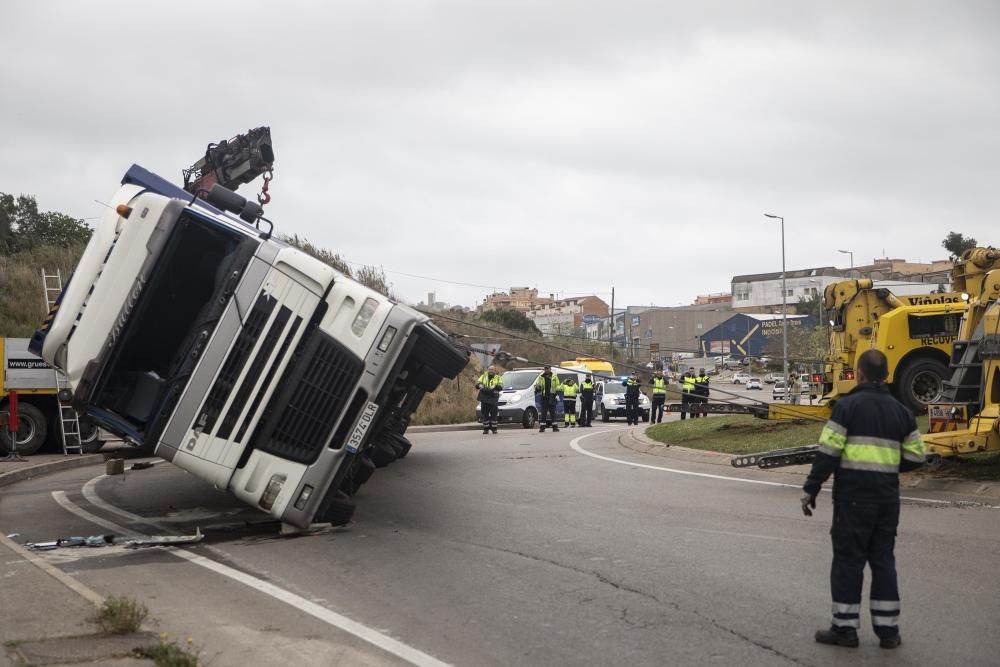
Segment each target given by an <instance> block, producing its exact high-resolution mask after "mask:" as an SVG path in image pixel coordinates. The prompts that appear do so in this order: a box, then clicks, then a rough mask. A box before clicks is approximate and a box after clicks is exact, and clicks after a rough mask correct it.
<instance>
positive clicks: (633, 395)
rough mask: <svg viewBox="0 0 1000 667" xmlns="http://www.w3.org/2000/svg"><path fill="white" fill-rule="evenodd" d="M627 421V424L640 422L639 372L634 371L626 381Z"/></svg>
mask: <svg viewBox="0 0 1000 667" xmlns="http://www.w3.org/2000/svg"><path fill="white" fill-rule="evenodd" d="M622 384H623V385H625V422H626V423H627V424H635V425H638V424H639V387H640V386H642V385H640V384H639V374H638V373H636V372H635V371H632V375H630V376H629V377H628V379H627V380H625V382H623V383H622Z"/></svg>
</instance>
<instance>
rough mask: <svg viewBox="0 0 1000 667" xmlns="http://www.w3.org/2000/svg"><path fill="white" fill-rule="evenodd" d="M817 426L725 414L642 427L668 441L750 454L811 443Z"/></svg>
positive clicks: (648, 433) (813, 442) (681, 444)
mask: <svg viewBox="0 0 1000 667" xmlns="http://www.w3.org/2000/svg"><path fill="white" fill-rule="evenodd" d="M821 430H823V424H822V423H821V422H814V421H799V420H795V421H785V420H782V421H767V420H766V419H758V418H756V417H751V416H750V415H725V416H722V417H708V418H706V419H686V420H684V421H675V422H670V423H668V424H657V425H656V426H651V427H649V428H648V429H646V435H647V436H649V437H650V438H652V439H653V440H656V441H657V442H663V443H666V444H669V445H680V446H681V447H691V448H692V449H706V450H709V451H713V452H722V453H724V454H753V453H756V452H766V451H768V450H771V449H782V448H784V447H799V446H801V445H812V444H815V443H816V441H817V439H818V438H819V432H820V431H821Z"/></svg>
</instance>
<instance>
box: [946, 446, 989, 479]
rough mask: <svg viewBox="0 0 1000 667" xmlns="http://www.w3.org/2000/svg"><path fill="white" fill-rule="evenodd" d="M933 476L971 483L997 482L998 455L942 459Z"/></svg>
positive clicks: (984, 454) (987, 454) (982, 454)
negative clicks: (955, 478)
mask: <svg viewBox="0 0 1000 667" xmlns="http://www.w3.org/2000/svg"><path fill="white" fill-rule="evenodd" d="M934 475H935V476H937V477H959V478H961V479H968V480H973V481H997V480H1000V453H997V452H986V453H980V454H966V455H964V456H960V457H959V456H956V457H952V458H948V459H943V460H942V461H941V465H940V467H938V469H937V470H936V471H934Z"/></svg>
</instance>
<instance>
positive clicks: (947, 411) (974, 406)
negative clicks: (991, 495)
mask: <svg viewBox="0 0 1000 667" xmlns="http://www.w3.org/2000/svg"><path fill="white" fill-rule="evenodd" d="M952 281H953V283H954V286H955V288H956V289H959V290H961V291H962V296H963V298H964V299H966V300H967V302H968V309H967V311H966V315H965V317H964V318H963V319H962V326H961V330H960V332H959V337H958V340H957V341H955V345H954V348H953V351H952V356H951V368H952V376H951V380H950V381H948V382H946V383H945V390H944V395H943V396H942V398H941V400H940V401H939V402H935V403H934V404H932V405H931V406H930V408H929V415H930V431H931V432H930V433H928V434H927V436H926V437H925V443H926V445H927V451H928V453H929V454H930V455H932V456H935V457H937V456H941V457H949V456H956V455H958V454H969V453H973V452H985V451H1000V431H998V429H1000V250H997V249H995V248H973V249H971V250H967V251H965V252H964V253H962V255H961V257H960V258H959V260H958V261H957V262H956V263H955V268H954V269H953V270H952Z"/></svg>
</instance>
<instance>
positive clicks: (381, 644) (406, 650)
mask: <svg viewBox="0 0 1000 667" xmlns="http://www.w3.org/2000/svg"><path fill="white" fill-rule="evenodd" d="M101 477H103V475H102V476H101ZM99 479H100V477H96V478H94V479H92V480H90V481H89V482H87V484H86V485H85V486H84V490H85V495H86V497H87V500H89V501H90V502H94V501H95V500H96V502H94V504H95V505H96V506H98V507H100V508H101V509H104V510H107V511H109V512H114V513H115V514H117V515H118V516H121V517H125V518H128V519H130V520H133V521H137V522H142V523H149V522H146V521H145V520H144V519H143V518H142V517H140V516H138V515H136V514H132V513H131V512H127V511H125V510H123V509H120V508H117V507H115V506H114V505H111V504H110V503H108V502H106V501H104V500H102V499H101V498H100V497H99V496H97V493H96V491H95V490H94V485H95V484H96V482H97V480H99ZM87 491H89V493H87ZM52 497H53V498H55V501H56V502H57V503H59V504H60V505H61V506H62V507H63V508H64V509H66V510H67V511H69V512H71V513H73V514H75V515H77V516H79V517H80V518H82V519H86V520H87V521H90V522H91V523H94V524H96V525H98V526H102V527H104V528H107V529H109V530H113V531H115V532H116V533H120V534H122V535H129V536H140V535H142V534H141V533H137V532H135V531H133V530H129V529H128V528H125V527H124V526H120V525H118V524H116V523H114V522H112V521H108V520H106V519H102V518H101V517H99V516H95V515H94V514H91V513H90V512H88V511H87V510H85V509H83V508H82V507H80V506H79V505H77V504H76V503H74V502H73V501H72V500H70V499H69V498H68V497H67V496H66V494H65V493H64V492H63V491H53V492H52ZM152 525H154V526H155V524H152ZM159 548H162V549H164V550H165V551H169V552H170V553H172V554H174V555H175V556H177V557H178V558H183V559H184V560H186V561H188V562H191V563H194V564H195V565H200V566H201V567H203V568H205V569H207V570H211V571H212V572H215V573H217V574H221V575H222V576H224V577H228V578H229V579H232V580H233V581H238V582H239V583H241V584H244V585H245V586H249V587H250V588H252V589H254V590H256V591H259V592H261V593H264V594H265V595H269V596H270V597H272V598H274V599H275V600H279V601H281V602H284V603H285V604H287V605H289V606H291V607H295V608H296V609H298V610H299V611H301V612H303V613H306V614H309V615H310V616H312V617H313V618H317V619H319V620H321V621H323V622H324V623H327V624H328V625H332V626H334V627H335V628H339V629H340V630H343V631H344V632H347V633H348V634H351V635H354V636H355V637H358V638H359V639H362V640H364V641H366V642H368V643H369V644H371V645H372V646H375V647H377V648H379V649H382V650H383V651H385V652H386V653H390V654H392V655H394V656H396V657H398V658H401V659H403V660H405V661H407V662H409V663H410V664H411V665H417V666H418V667H448V663H446V662H442V661H440V660H438V659H437V658H435V657H433V656H431V655H428V654H427V653H424V652H423V651H420V650H419V649H415V648H413V647H412V646H409V645H407V644H404V643H403V642H401V641H399V640H396V639H393V638H392V637H389V636H388V635H385V634H383V633H381V632H379V631H377V630H373V629H372V628H369V627H368V626H366V625H362V624H361V623H358V622H357V621H353V620H351V619H349V618H347V617H346V616H344V615H342V614H338V613H337V612H335V611H331V610H329V609H327V608H326V607H323V606H320V605H318V604H316V603H315V602H312V601H310V600H306V599H305V598H303V597H301V596H299V595H296V594H295V593H292V592H290V591H286V590H285V589H283V588H280V587H279V586H275V585H274V584H272V583H270V582H267V581H264V580H263V579H258V578H257V577H255V576H253V575H250V574H246V573H245V572H240V571H239V570H236V569H233V568H231V567H229V566H228V565H223V564H222V563H218V562H216V561H214V560H212V559H210V558H205V557H204V556H199V555H197V554H194V553H191V552H190V551H187V550H185V549H179V548H177V547H166V548H164V547H159Z"/></svg>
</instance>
